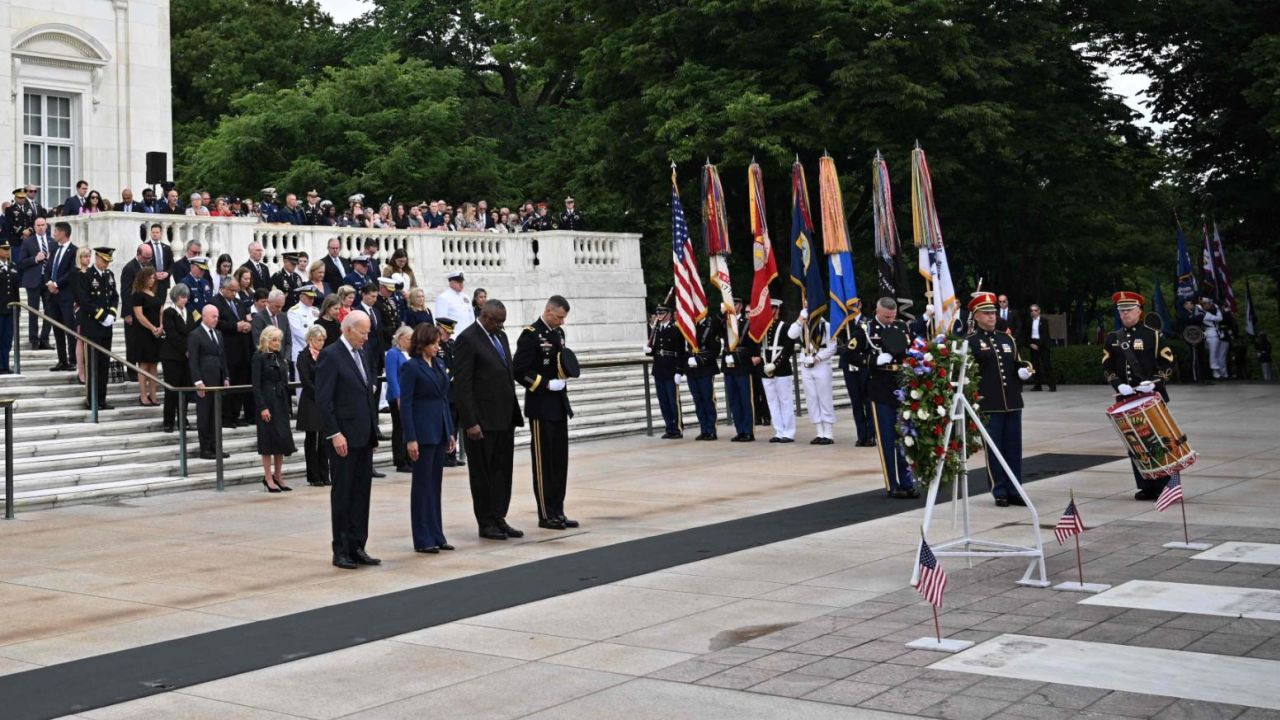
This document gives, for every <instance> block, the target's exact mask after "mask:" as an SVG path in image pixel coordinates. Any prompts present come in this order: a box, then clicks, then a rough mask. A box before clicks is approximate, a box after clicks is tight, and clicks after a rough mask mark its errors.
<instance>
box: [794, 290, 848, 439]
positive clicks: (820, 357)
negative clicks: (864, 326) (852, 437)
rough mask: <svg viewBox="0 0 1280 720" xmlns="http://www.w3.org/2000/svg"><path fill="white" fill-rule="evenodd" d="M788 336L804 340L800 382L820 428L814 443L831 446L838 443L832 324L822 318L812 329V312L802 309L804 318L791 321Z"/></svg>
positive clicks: (816, 424) (812, 414) (801, 349)
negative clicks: (832, 390)
mask: <svg viewBox="0 0 1280 720" xmlns="http://www.w3.org/2000/svg"><path fill="white" fill-rule="evenodd" d="M787 335H788V337H790V338H791V339H792V340H800V341H801V344H800V384H801V385H802V386H803V387H804V398H805V402H806V403H807V404H808V407H809V418H810V420H811V421H812V422H813V424H814V426H815V427H816V429H817V435H816V436H815V437H814V438H813V439H812V440H810V441H809V444H810V445H831V444H832V443H834V442H835V440H834V439H833V438H832V436H833V435H834V434H835V424H836V405H835V402H836V401H835V396H833V395H832V394H831V358H833V357H835V355H836V340H835V338H834V337H832V336H831V323H829V322H827V321H826V320H825V319H822V320H819V321H818V322H817V323H816V324H815V325H813V327H812V328H811V329H810V328H809V311H808V309H807V308H806V309H804V310H801V311H800V317H799V318H797V319H796V321H795V322H793V323H791V328H790V329H789V330H787Z"/></svg>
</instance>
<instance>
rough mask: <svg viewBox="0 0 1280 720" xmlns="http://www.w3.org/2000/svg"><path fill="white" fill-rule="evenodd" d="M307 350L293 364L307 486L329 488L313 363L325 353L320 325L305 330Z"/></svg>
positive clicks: (323, 337)
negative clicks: (300, 388) (296, 383)
mask: <svg viewBox="0 0 1280 720" xmlns="http://www.w3.org/2000/svg"><path fill="white" fill-rule="evenodd" d="M305 337H306V341H307V345H306V347H304V348H302V351H301V352H299V353H298V359H297V361H296V363H295V366H296V369H297V371H298V382H299V383H302V394H301V395H300V396H299V397H298V429H299V430H301V431H303V432H305V433H306V437H305V439H304V440H303V442H302V449H303V453H304V454H305V455H306V458H307V484H308V485H315V486H320V485H328V484H329V458H328V457H327V456H326V455H325V454H324V453H325V448H324V445H325V440H324V432H323V431H324V418H323V417H321V415H320V407H319V406H318V405H316V360H317V358H319V357H320V351H321V350H323V349H324V343H325V329H324V328H322V327H320V326H319V325H312V326H311V327H309V328H307V334H306V336H305Z"/></svg>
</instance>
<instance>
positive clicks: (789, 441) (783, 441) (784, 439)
mask: <svg viewBox="0 0 1280 720" xmlns="http://www.w3.org/2000/svg"><path fill="white" fill-rule="evenodd" d="M795 441H796V439H795V438H778V442H780V443H793V442H795Z"/></svg>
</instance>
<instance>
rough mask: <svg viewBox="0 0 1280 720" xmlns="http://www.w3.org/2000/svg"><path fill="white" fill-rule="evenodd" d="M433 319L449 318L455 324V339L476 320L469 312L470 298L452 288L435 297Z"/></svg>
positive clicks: (473, 314)
mask: <svg viewBox="0 0 1280 720" xmlns="http://www.w3.org/2000/svg"><path fill="white" fill-rule="evenodd" d="M434 317H435V318H436V319H437V320H439V319H440V318H449V319H450V320H453V321H454V322H455V323H457V324H456V325H454V327H453V335H452V336H453V337H457V336H458V335H459V334H461V333H462V331H463V330H466V329H467V326H468V325H470V324H471V323H473V322H475V320H476V315H475V313H474V312H472V310H471V297H470V296H469V295H467V294H466V293H465V292H458V291H457V290H454V289H453V288H445V290H444V292H442V293H440V294H439V295H437V296H436V308H435V313H434Z"/></svg>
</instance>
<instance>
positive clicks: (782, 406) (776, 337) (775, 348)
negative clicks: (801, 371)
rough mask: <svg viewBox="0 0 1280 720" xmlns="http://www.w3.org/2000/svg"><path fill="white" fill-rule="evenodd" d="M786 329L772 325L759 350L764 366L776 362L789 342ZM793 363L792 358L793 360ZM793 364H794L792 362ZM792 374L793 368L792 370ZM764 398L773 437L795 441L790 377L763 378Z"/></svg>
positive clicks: (781, 324)
mask: <svg viewBox="0 0 1280 720" xmlns="http://www.w3.org/2000/svg"><path fill="white" fill-rule="evenodd" d="M784 327H786V325H784V324H783V323H782V322H776V323H774V326H773V329H772V332H770V333H769V334H768V336H766V337H765V343H766V344H765V346H764V347H762V348H761V349H760V356H761V358H762V360H763V362H764V364H766V365H767V364H770V363H774V362H776V361H777V359H778V358H779V357H781V356H782V345H783V343H789V342H791V338H789V337H787V333H785V332H783V330H782V329H783V328H784ZM793 361H794V358H793ZM793 364H794V362H793ZM792 371H793V372H794V368H792ZM763 381H764V396H765V399H766V400H768V401H769V419H770V420H771V421H772V423H773V435H774V437H780V438H788V439H791V440H795V439H796V398H795V390H794V388H793V385H792V383H794V382H795V381H794V380H792V379H791V376H790V375H786V376H783V377H769V376H767V375H766V376H765V377H764V378H763Z"/></svg>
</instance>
